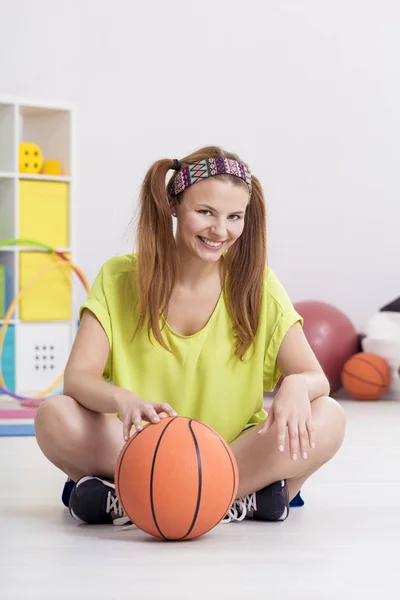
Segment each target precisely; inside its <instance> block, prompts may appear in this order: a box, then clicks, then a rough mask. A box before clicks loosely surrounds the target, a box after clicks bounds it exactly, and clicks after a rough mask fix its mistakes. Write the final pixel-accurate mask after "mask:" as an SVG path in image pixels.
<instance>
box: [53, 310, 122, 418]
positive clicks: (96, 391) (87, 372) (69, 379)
mask: <svg viewBox="0 0 400 600" xmlns="http://www.w3.org/2000/svg"><path fill="white" fill-rule="evenodd" d="M109 351H110V344H109V341H108V338H107V335H106V333H105V331H104V329H103V328H102V326H101V325H100V323H99V321H98V320H97V319H96V317H95V316H94V314H93V313H92V312H91V311H89V310H85V311H84V312H83V315H82V320H81V324H80V327H79V330H78V333H77V336H76V338H75V342H74V345H73V347H72V351H71V354H70V357H69V360H68V363H67V366H66V369H65V374H64V393H65V394H67V396H72V397H73V398H75V400H77V401H78V402H79V403H80V404H82V406H85V407H86V408H89V409H90V410H93V411H95V412H102V413H114V412H117V410H118V406H117V405H118V395H120V394H121V393H122V392H123V390H121V389H120V388H118V387H116V386H113V385H110V384H108V383H107V382H106V381H104V380H103V379H102V375H103V371H104V367H105V365H106V363H107V358H108V353H109Z"/></svg>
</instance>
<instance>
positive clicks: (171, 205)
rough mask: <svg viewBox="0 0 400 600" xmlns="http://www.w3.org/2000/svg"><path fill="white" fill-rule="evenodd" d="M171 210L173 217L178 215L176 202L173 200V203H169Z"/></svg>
mask: <svg viewBox="0 0 400 600" xmlns="http://www.w3.org/2000/svg"><path fill="white" fill-rule="evenodd" d="M169 210H170V211H171V214H172V216H173V217H177V216H178V213H177V210H176V202H171V204H170V205H169Z"/></svg>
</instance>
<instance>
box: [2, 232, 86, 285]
mask: <svg viewBox="0 0 400 600" xmlns="http://www.w3.org/2000/svg"><path fill="white" fill-rule="evenodd" d="M15 244H24V245H25V246H35V247H36V248H43V249H44V250H47V251H48V252H52V253H53V254H56V255H57V256H59V257H60V258H62V259H63V260H66V261H68V262H71V261H70V259H69V258H68V256H67V255H66V254H64V252H59V251H58V250H56V249H55V248H53V246H49V245H48V244H44V243H43V242H38V241H37V240H27V239H25V238H10V239H8V240H0V248H1V247H2V246H14V245H15ZM82 276H83V277H82ZM78 277H79V279H80V280H81V282H82V283H83V285H84V286H86V284H87V281H86V278H85V276H84V275H83V273H78Z"/></svg>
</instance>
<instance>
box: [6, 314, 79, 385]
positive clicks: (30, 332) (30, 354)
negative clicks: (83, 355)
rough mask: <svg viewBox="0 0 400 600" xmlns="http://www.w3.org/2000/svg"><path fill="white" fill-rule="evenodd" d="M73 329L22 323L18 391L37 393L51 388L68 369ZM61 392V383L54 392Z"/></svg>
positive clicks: (18, 339)
mask: <svg viewBox="0 0 400 600" xmlns="http://www.w3.org/2000/svg"><path fill="white" fill-rule="evenodd" d="M71 343H72V340H71V326H70V323H68V322H65V323H64V322H59V323H54V322H52V323H20V324H19V326H18V328H17V330H16V339H15V346H16V373H15V377H16V391H17V394H22V395H24V394H34V393H37V392H40V391H41V390H43V389H45V388H46V387H47V386H49V385H50V384H51V383H52V382H53V381H54V380H55V379H56V378H57V377H58V376H59V375H60V374H61V373H62V372H63V371H64V369H65V366H66V364H67V360H68V356H69V353H70V350H71ZM60 391H62V382H61V383H60V384H59V385H58V386H57V387H56V388H55V389H54V390H53V391H52V392H50V394H49V395H52V394H53V393H54V394H56V393H59V392H60Z"/></svg>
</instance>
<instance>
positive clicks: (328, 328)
mask: <svg viewBox="0 0 400 600" xmlns="http://www.w3.org/2000/svg"><path fill="white" fill-rule="evenodd" d="M294 307H295V309H296V310H297V312H298V313H299V314H300V315H301V316H302V317H303V319H304V327H303V330H304V334H305V336H306V338H307V341H308V343H309V344H310V346H311V348H312V349H313V351H314V353H315V355H316V357H317V359H318V361H319V363H320V365H321V367H322V368H323V370H324V372H325V375H326V376H327V378H328V380H329V383H330V386H331V393H334V392H336V391H337V390H338V389H339V388H340V387H341V374H342V370H343V366H344V364H345V362H346V361H347V360H348V359H349V358H350V357H351V356H353V354H355V353H356V352H357V349H358V333H357V331H356V329H355V327H354V325H353V323H352V322H351V321H350V319H349V318H348V317H347V316H346V315H345V314H344V313H343V312H342V311H341V310H339V309H338V308H335V307H334V306H331V305H330V304H327V303H325V302H318V301H312V300H310V301H304V302H298V303H296V304H295V306H294Z"/></svg>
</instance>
